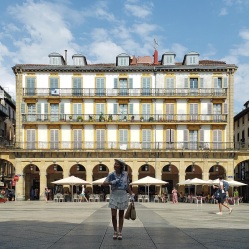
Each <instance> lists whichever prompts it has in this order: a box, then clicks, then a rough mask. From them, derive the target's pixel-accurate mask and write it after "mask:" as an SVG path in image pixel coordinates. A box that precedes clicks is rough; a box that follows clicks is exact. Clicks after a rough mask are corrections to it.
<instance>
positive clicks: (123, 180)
mask: <svg viewBox="0 0 249 249" xmlns="http://www.w3.org/2000/svg"><path fill="white" fill-rule="evenodd" d="M117 179H119V182H118V183H117V184H115V185H111V189H112V190H117V189H119V190H127V189H128V184H129V179H128V173H127V172H126V171H123V172H122V173H121V175H120V176H117V175H116V172H115V171H114V172H112V173H110V174H109V175H108V176H107V177H106V179H105V182H111V181H113V180H117Z"/></svg>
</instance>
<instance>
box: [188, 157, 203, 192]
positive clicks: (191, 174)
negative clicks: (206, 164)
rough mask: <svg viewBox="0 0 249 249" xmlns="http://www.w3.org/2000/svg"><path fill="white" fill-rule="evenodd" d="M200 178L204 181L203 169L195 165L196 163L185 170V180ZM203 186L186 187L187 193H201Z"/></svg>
mask: <svg viewBox="0 0 249 249" xmlns="http://www.w3.org/2000/svg"><path fill="white" fill-rule="evenodd" d="M193 178H199V179H202V169H201V167H200V166H199V165H197V164H195V163H194V162H193V163H192V164H190V165H188V166H187V168H186V170H185V180H187V179H193ZM201 190H202V186H196V189H195V186H185V193H191V192H192V193H195V191H196V193H198V192H201Z"/></svg>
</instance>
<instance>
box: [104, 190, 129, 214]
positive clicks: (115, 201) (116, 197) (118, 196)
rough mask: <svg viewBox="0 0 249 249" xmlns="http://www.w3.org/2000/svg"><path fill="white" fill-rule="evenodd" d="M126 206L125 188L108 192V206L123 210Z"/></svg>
mask: <svg viewBox="0 0 249 249" xmlns="http://www.w3.org/2000/svg"><path fill="white" fill-rule="evenodd" d="M127 207H128V195H127V192H126V190H113V191H112V192H111V194H110V200H109V208H112V209H119V210H125V209H127Z"/></svg>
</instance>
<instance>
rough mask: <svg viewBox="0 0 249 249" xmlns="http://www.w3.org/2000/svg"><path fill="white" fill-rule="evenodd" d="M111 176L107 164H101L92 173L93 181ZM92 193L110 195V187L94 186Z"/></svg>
mask: <svg viewBox="0 0 249 249" xmlns="http://www.w3.org/2000/svg"><path fill="white" fill-rule="evenodd" d="M108 174H109V168H108V166H107V165H106V164H103V163H99V164H97V165H95V166H94V167H93V171H92V181H95V180H98V179H101V178H104V177H107V175H108ZM92 191H93V193H95V194H101V195H103V196H105V195H106V194H109V193H110V188H109V186H102V185H93V187H92Z"/></svg>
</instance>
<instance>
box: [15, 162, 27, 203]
mask: <svg viewBox="0 0 249 249" xmlns="http://www.w3.org/2000/svg"><path fill="white" fill-rule="evenodd" d="M15 167H16V175H20V176H19V181H18V182H16V189H15V196H16V201H24V200H25V194H24V193H25V191H24V186H25V179H24V177H25V175H24V174H23V167H22V162H20V161H16V166H15Z"/></svg>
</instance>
